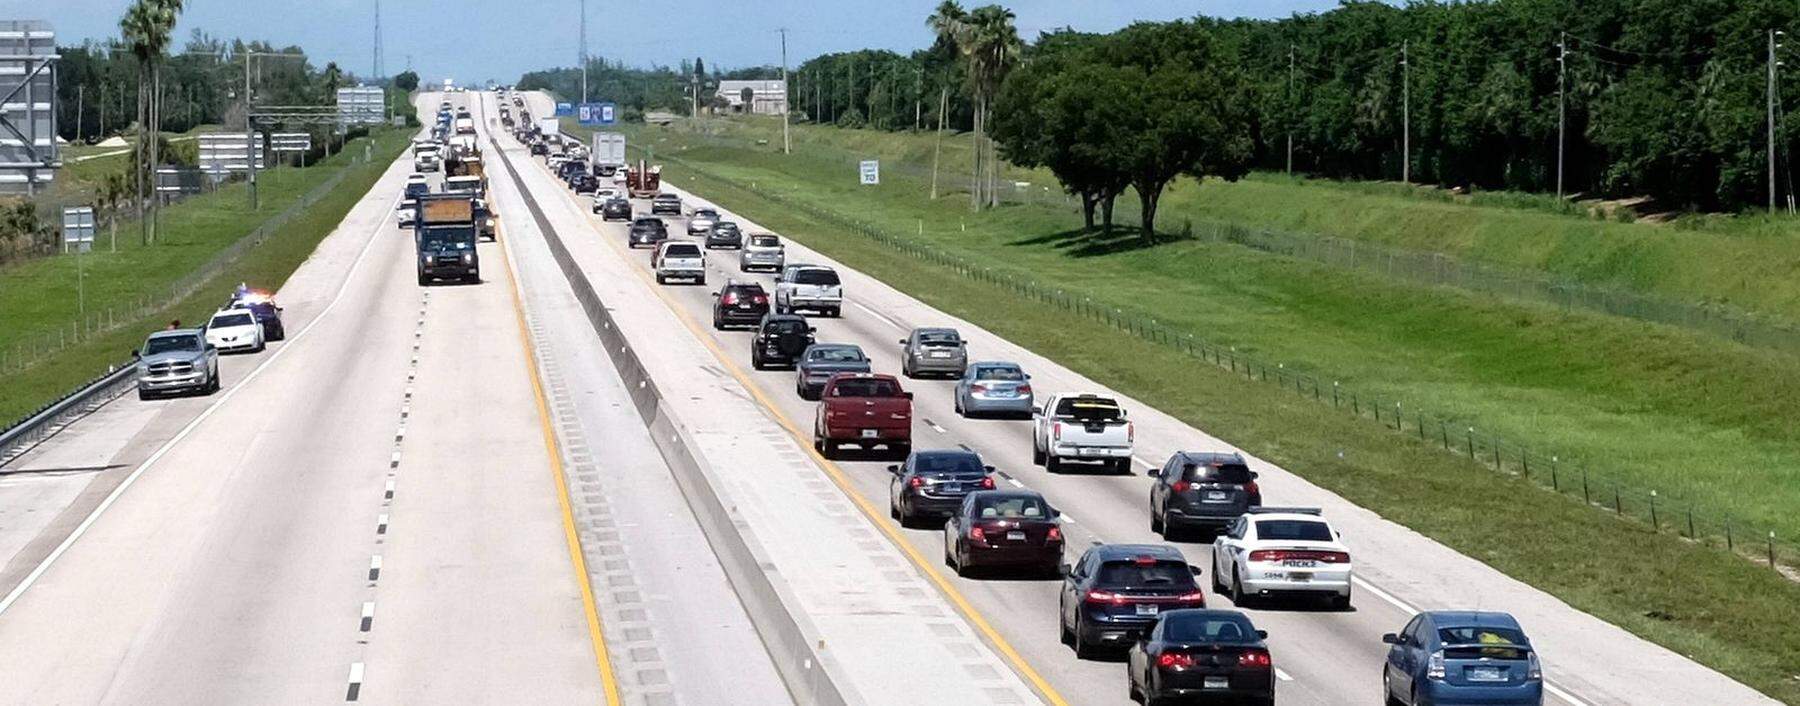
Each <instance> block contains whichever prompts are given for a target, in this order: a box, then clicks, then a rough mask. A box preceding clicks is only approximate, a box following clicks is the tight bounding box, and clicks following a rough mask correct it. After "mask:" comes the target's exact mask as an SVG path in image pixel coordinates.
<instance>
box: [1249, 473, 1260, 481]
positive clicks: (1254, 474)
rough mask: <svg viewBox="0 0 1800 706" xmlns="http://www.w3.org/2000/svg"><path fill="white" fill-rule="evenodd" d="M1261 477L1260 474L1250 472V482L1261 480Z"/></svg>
mask: <svg viewBox="0 0 1800 706" xmlns="http://www.w3.org/2000/svg"><path fill="white" fill-rule="evenodd" d="M1261 477H1262V474H1261V473H1257V472H1256V471H1251V472H1250V480H1256V479H1258V478H1261Z"/></svg>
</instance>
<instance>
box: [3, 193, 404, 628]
mask: <svg viewBox="0 0 1800 706" xmlns="http://www.w3.org/2000/svg"><path fill="white" fill-rule="evenodd" d="M399 203H400V197H399V196H395V197H394V201H393V203H392V204H390V205H389V206H388V209H387V210H388V213H389V214H390V215H388V216H384V217H383V218H382V219H381V220H380V221H379V222H377V223H376V224H375V228H374V230H373V231H371V232H370V233H369V239H368V240H367V241H366V242H364V243H363V247H362V251H361V252H358V253H357V255H356V260H355V261H354V262H352V263H350V271H349V272H347V273H345V274H344V281H342V282H339V283H338V289H337V293H336V294H335V295H333V296H332V297H331V302H330V303H328V304H326V305H325V308H324V309H320V310H319V315H318V316H315V317H313V320H312V321H308V322H307V323H306V326H305V327H302V328H301V329H300V331H299V332H298V333H295V334H294V335H293V336H292V337H291V338H290V340H289V342H288V343H286V344H283V345H282V346H281V347H280V348H277V349H275V352H274V353H273V354H270V355H269V357H268V359H267V360H264V361H263V362H262V363H261V364H259V365H257V366H256V367H255V368H254V369H252V370H251V371H250V372H249V373H247V374H245V375H244V379H242V380H239V381H238V382H237V384H235V385H232V386H231V389H229V390H226V391H225V393H224V394H222V395H220V396H219V398H218V399H216V400H213V402H212V404H210V405H207V407H206V409H205V410H202V411H201V412H200V416H197V417H194V419H193V421H190V422H188V423H187V426H184V427H182V428H181V431H179V432H176V433H175V436H174V437H172V438H170V439H169V440H168V441H166V442H163V445H162V446H160V447H158V448H157V449H156V452H155V453H153V454H150V457H149V458H147V459H144V462H143V463H140V464H138V467H137V468H134V469H132V471H131V475H128V476H125V480H123V481H120V482H119V485H118V487H115V488H113V489H112V492H111V493H107V495H106V499H104V500H101V501H100V504H99V505H96V506H94V510H93V511H92V512H89V513H88V515H87V517H85V518H82V520H81V524H79V525H76V526H75V529H74V531H72V532H70V533H69V536H67V537H64V538H63V541H62V543H60V544H58V545H56V548H55V549H52V550H50V553H49V554H48V555H46V556H45V557H44V560H43V561H40V562H38V565H37V566H36V567H34V568H33V569H32V570H31V573H29V574H26V575H25V578H24V579H22V580H20V581H19V585H17V586H14V587H13V590H12V591H11V592H9V593H7V594H6V597H5V598H3V599H0V615H5V614H6V611H7V610H8V609H10V608H12V606H13V604H14V603H17V602H19V597H20V596H23V595H25V591H27V590H29V589H30V588H31V587H32V585H34V584H36V583H37V581H38V579H39V578H42V577H43V575H44V572H46V571H49V570H50V566H51V565H53V564H55V563H56V560H58V559H60V558H62V555H63V554H65V553H67V552H68V551H69V547H71V546H74V545H75V541H76V540H78V539H81V537H82V536H83V535H85V534H87V531H88V529H89V528H91V527H93V526H94V523H95V522H98V521H99V520H100V516H101V515H103V514H105V513H106V511H107V509H108V508H111V507H112V506H113V503H116V502H118V501H119V498H120V496H123V495H124V494H125V491H126V490H129V489H131V486H133V485H135V484H136V483H137V480H138V478H140V477H142V476H143V475H144V471H146V470H149V469H150V467H151V466H154V465H156V462H157V461H160V460H162V457H163V456H165V455H167V454H168V453H169V451H170V450H172V449H174V448H175V446H176V444H179V443H181V442H182V440H184V439H186V438H187V437H188V435H189V434H192V433H193V432H194V430H195V429H197V428H199V427H200V424H201V423H202V422H205V421H206V420H207V419H210V418H211V417H212V415H213V414H214V413H215V412H217V411H218V410H219V408H220V407H221V406H223V405H224V404H225V403H226V402H228V401H230V400H231V398H232V397H234V396H236V395H237V393H238V391H239V390H242V389H244V386H245V385H248V384H249V383H250V381H251V380H255V379H256V378H257V377H259V376H261V375H262V373H263V371H264V370H267V369H268V368H269V366H270V365H272V364H274V363H275V361H277V360H280V359H281V356H283V355H285V354H286V353H287V352H288V351H290V350H293V349H294V343H295V342H297V341H299V340H300V339H302V338H304V337H305V336H306V334H308V333H311V332H312V330H313V327H315V326H318V325H319V322H321V321H324V320H325V319H326V318H327V315H328V314H330V313H331V311H332V310H333V309H336V308H337V305H338V302H341V301H343V299H344V292H346V291H348V290H349V289H350V282H351V281H353V280H355V279H356V273H357V272H358V271H359V270H361V269H362V264H363V261H364V260H367V259H368V255H369V251H370V249H372V248H374V246H375V241H377V240H379V239H380V237H379V236H380V234H381V232H382V230H383V228H384V226H386V225H387V222H388V219H389V218H392V215H391V214H392V213H393V211H394V209H395V208H396V207H398V205H399Z"/></svg>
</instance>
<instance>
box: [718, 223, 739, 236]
mask: <svg viewBox="0 0 1800 706" xmlns="http://www.w3.org/2000/svg"><path fill="white" fill-rule="evenodd" d="M737 229H738V227H737V224H736V223H732V222H731V221H719V224H718V225H716V226H713V230H716V231H719V232H720V233H728V232H732V231H736V230H737Z"/></svg>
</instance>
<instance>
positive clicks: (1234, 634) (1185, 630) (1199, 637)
mask: <svg viewBox="0 0 1800 706" xmlns="http://www.w3.org/2000/svg"><path fill="white" fill-rule="evenodd" d="M1162 625H1163V633H1162V636H1163V639H1164V640H1166V641H1168V642H1226V643H1234V644H1244V643H1252V642H1256V641H1258V640H1260V639H1261V638H1259V637H1257V636H1256V626H1254V625H1251V624H1250V620H1249V619H1248V618H1245V617H1244V616H1241V615H1231V614H1215V613H1201V614H1198V615H1192V614H1189V615H1184V614H1182V613H1170V614H1169V615H1168V616H1166V617H1164V618H1163V619H1162Z"/></svg>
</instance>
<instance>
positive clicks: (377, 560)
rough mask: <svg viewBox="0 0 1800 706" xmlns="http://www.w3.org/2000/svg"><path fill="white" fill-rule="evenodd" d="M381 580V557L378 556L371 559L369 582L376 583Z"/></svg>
mask: <svg viewBox="0 0 1800 706" xmlns="http://www.w3.org/2000/svg"><path fill="white" fill-rule="evenodd" d="M379 578H381V555H380V554H376V555H374V556H371V557H369V580H370V581H374V580H376V579H379Z"/></svg>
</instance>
